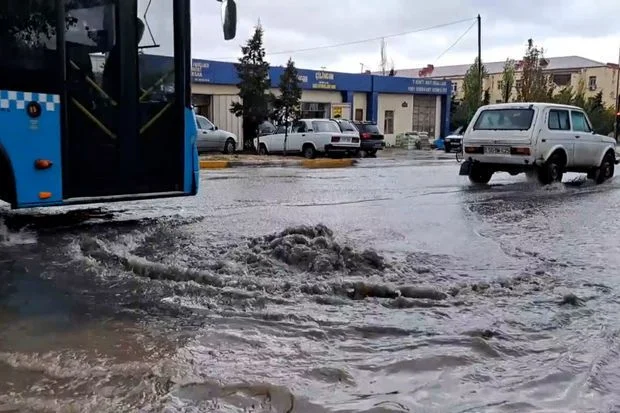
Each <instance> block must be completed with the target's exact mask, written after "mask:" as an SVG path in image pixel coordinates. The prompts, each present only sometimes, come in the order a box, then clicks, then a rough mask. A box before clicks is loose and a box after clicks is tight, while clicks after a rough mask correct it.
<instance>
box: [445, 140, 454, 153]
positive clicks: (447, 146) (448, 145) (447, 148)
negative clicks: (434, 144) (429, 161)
mask: <svg viewBox="0 0 620 413" xmlns="http://www.w3.org/2000/svg"><path fill="white" fill-rule="evenodd" d="M443 149H444V151H446V153H450V152H452V146H451V145H450V143H448V142H444V144H443Z"/></svg>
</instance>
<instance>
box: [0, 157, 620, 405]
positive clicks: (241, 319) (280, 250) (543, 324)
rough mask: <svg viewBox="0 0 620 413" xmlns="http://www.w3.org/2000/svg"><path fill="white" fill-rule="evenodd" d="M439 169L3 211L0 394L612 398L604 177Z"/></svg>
mask: <svg viewBox="0 0 620 413" xmlns="http://www.w3.org/2000/svg"><path fill="white" fill-rule="evenodd" d="M457 173H458V166H457V165H456V164H455V162H453V161H416V162H411V161H406V160H399V161H390V160H382V159H374V160H373V159H365V160H363V162H362V163H361V165H360V166H358V167H355V168H349V169H333V170H307V169H292V168H287V169H274V168H265V169H241V168H240V169H230V170H226V171H221V172H220V171H214V172H209V173H205V174H203V175H202V179H203V181H202V187H201V193H200V195H199V196H197V197H195V198H192V199H175V200H159V201H154V202H151V201H149V202H136V203H123V204H115V205H108V206H105V207H104V208H101V209H90V207H88V208H82V209H81V210H80V209H78V208H71V209H67V210H46V211H20V212H8V211H3V212H2V213H1V217H2V218H1V219H2V220H3V222H4V223H3V224H2V225H0V328H2V334H1V335H0V377H1V378H2V380H0V411H1V412H7V411H8V412H13V411H15V412H21V411H28V412H30V411H35V412H48V411H49V412H78V411H79V412H121V411H143V412H177V411H179V412H180V411H183V412H206V411H221V412H267V411H273V412H405V411H408V412H530V411H531V412H541V411H542V412H570V411H575V412H611V411H619V410H620V395H618V393H617V391H615V389H617V388H618V386H619V385H620V373H619V371H620V361H618V360H619V358H618V355H619V353H620V337H619V335H620V321H619V320H618V317H617V314H618V312H619V311H620V300H619V291H620V278H618V276H617V275H618V268H619V266H620V244H619V243H618V242H617V240H616V238H617V237H616V234H615V232H616V227H617V225H618V224H617V223H618V222H619V221H618V219H617V216H618V212H619V211H618V206H619V205H620V181H618V180H617V179H614V180H612V181H610V182H608V183H606V184H604V185H601V186H595V185H594V184H593V183H591V182H585V181H583V179H582V178H581V177H580V176H578V175H567V176H566V177H565V178H564V183H563V184H561V185H554V186H550V187H546V188H542V187H539V186H538V185H536V184H534V183H528V182H527V181H526V180H525V177H524V176H518V177H511V176H509V175H498V176H496V177H494V178H493V180H492V181H491V185H490V186H486V187H482V188H474V187H471V186H470V185H469V183H468V181H467V180H466V179H464V178H463V177H459V176H458V175H457ZM87 209H88V210H87ZM85 217H88V218H89V219H85ZM26 224H29V225H26Z"/></svg>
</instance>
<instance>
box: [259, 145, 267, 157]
mask: <svg viewBox="0 0 620 413" xmlns="http://www.w3.org/2000/svg"><path fill="white" fill-rule="evenodd" d="M258 154H259V155H267V147H266V146H265V144H264V143H261V144H260V146H259V147H258Z"/></svg>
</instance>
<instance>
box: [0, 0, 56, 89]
mask: <svg viewBox="0 0 620 413" xmlns="http://www.w3.org/2000/svg"><path fill="white" fill-rule="evenodd" d="M56 4H57V3H56V0H37V1H24V0H2V1H0V89H3V90H19V91H24V92H43V93H59V92H60V90H61V87H62V85H61V83H60V65H59V61H58V58H59V57H58V56H59V55H58V53H57V51H56V37H55V33H56V29H55V28H56V16H57V8H56Z"/></svg>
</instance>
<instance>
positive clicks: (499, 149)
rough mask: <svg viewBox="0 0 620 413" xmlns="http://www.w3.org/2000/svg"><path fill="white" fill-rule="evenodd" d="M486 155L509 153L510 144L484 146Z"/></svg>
mask: <svg viewBox="0 0 620 413" xmlns="http://www.w3.org/2000/svg"><path fill="white" fill-rule="evenodd" d="M484 153H485V154H486V155H510V146H485V147H484Z"/></svg>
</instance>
